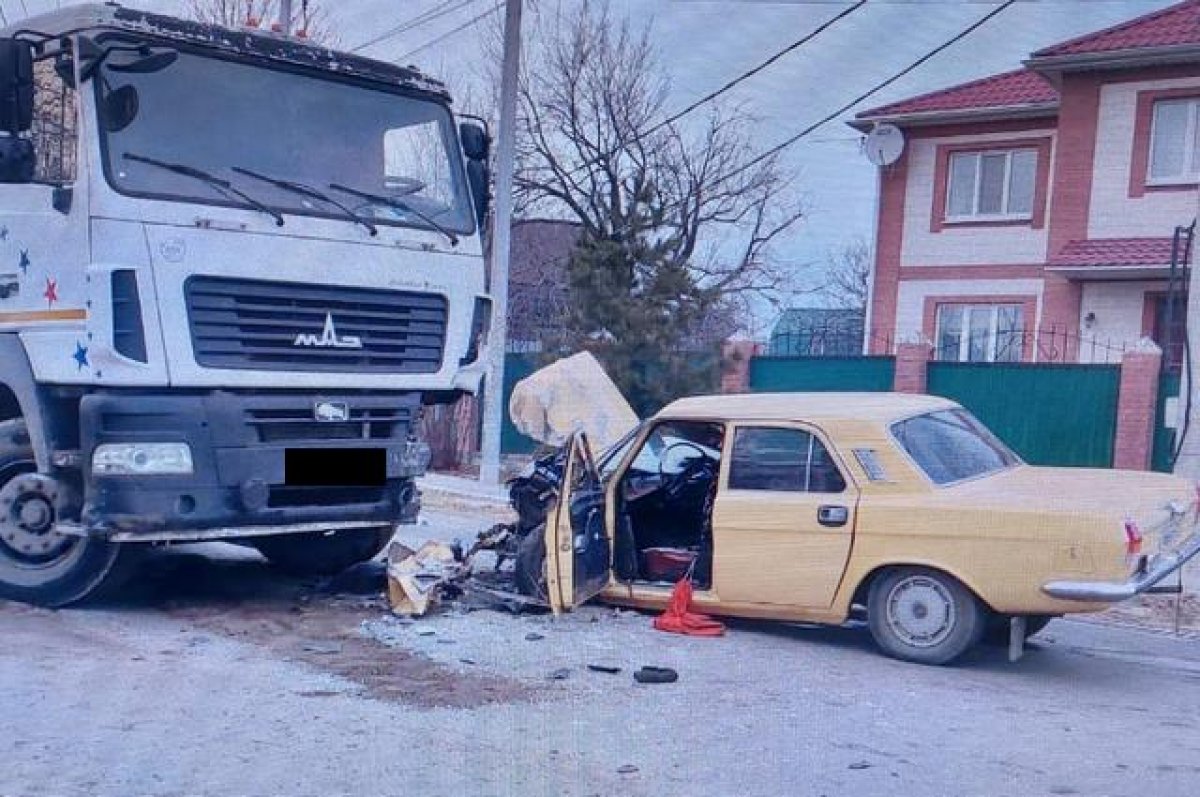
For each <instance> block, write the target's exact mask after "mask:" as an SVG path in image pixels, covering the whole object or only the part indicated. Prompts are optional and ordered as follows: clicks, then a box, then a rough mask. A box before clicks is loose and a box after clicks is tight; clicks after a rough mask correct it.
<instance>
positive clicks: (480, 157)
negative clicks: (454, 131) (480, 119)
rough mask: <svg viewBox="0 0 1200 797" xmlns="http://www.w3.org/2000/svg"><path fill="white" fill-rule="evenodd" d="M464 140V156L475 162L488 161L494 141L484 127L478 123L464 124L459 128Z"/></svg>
mask: <svg viewBox="0 0 1200 797" xmlns="http://www.w3.org/2000/svg"><path fill="white" fill-rule="evenodd" d="M458 135H459V138H461V139H462V148H463V154H465V155H466V156H467V157H468V158H470V159H471V160H473V161H486V160H487V159H488V155H489V154H490V152H491V148H492V140H491V138H490V137H489V136H488V134H487V130H486V129H485V128H484V127H483V125H481V124H479V123H477V122H462V123H460V124H459V126H458Z"/></svg>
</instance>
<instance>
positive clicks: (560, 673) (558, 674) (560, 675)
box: [546, 667, 571, 681]
mask: <svg viewBox="0 0 1200 797" xmlns="http://www.w3.org/2000/svg"><path fill="white" fill-rule="evenodd" d="M570 676H571V671H570V670H569V669H568V668H566V667H561V668H559V669H557V670H555V671H554V672H552V673H550V674H549V675H547V676H546V677H547V678H548V679H550V680H551V681H565V680H567V678H569V677H570Z"/></svg>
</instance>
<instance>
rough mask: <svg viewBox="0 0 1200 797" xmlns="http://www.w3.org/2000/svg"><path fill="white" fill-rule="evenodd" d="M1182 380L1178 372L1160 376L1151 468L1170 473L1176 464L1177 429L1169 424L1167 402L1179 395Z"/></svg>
mask: <svg viewBox="0 0 1200 797" xmlns="http://www.w3.org/2000/svg"><path fill="white" fill-rule="evenodd" d="M1181 381H1182V380H1181V379H1180V376H1179V374H1177V373H1164V374H1163V375H1162V376H1160V377H1159V378H1158V410H1157V412H1156V413H1155V415H1154V455H1153V458H1152V460H1151V468H1153V469H1154V470H1157V471H1160V472H1162V473H1170V472H1171V468H1172V466H1173V465H1174V463H1173V462H1172V461H1171V460H1172V459H1173V456H1172V454H1173V453H1174V451H1175V446H1176V438H1175V429H1174V428H1172V427H1170V426H1167V403H1168V402H1169V401H1171V400H1172V399H1174V398H1177V397H1178V396H1179V387H1180V382H1181ZM1177 422H1178V421H1177Z"/></svg>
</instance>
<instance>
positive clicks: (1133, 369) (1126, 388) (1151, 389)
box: [1113, 338, 1162, 470]
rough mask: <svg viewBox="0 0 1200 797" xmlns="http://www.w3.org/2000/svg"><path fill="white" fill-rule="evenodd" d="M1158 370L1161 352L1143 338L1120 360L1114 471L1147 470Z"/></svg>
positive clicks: (1151, 342) (1151, 446)
mask: <svg viewBox="0 0 1200 797" xmlns="http://www.w3.org/2000/svg"><path fill="white" fill-rule="evenodd" d="M1161 367H1162V349H1160V348H1159V347H1158V346H1157V345H1156V344H1155V343H1154V341H1152V340H1150V339H1149V338H1142V339H1141V340H1140V341H1138V343H1137V345H1136V346H1135V347H1134V348H1132V349H1130V350H1129V351H1127V352H1125V355H1124V356H1123V357H1122V358H1121V392H1120V395H1119V396H1118V398H1117V437H1116V440H1115V441H1114V442H1113V467H1116V468H1126V469H1129V470H1149V469H1150V455H1151V453H1152V452H1153V450H1154V421H1155V414H1156V411H1157V409H1158V374H1159V370H1160V369H1161Z"/></svg>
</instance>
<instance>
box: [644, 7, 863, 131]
mask: <svg viewBox="0 0 1200 797" xmlns="http://www.w3.org/2000/svg"><path fill="white" fill-rule="evenodd" d="M866 4H867V0H858V2H856V3H854V5H852V6H850V7H848V8H846V9H843V10H842V11H841V12H840V13H839V14H837V15H836V16H834V17H832V18H831V19H829V20H828V21H826V22H824V23H823V24H821V25H820V26H819V27H817V28H816V29H814V30H813V31H812V32H810V33H807V34H805V35H804V36H802V37H801V38H799V39H797V40H796V41H794V42H792V43H791V44H789V45H788V46H787V47H784V48H783V49H782V50H780V51H779V52H777V53H775V54H774V55H772V56H771V57H770V58H768V59H767V60H765V61H763V62H762V63H760V64H758V65H757V66H755V67H753V68H751V69H748V70H746V71H745V72H743V73H742V74H740V75H738V76H737V77H735V78H734V79H733V80H730V81H729V82H728V83H726V84H725V85H724V86H721V88H719V89H717V90H716V91H711V92H709V93H708V94H706V95H704V96H703V97H701V98H700V99H698V100H696V101H695V102H693V103H692V104H691V105H689V106H687V107H686V108H684V109H683V110H681V111H678V112H676V113H674V114H672V115H671V116H668V117H667V118H666V119H664V120H662V121H661V122H659V123H658V124H656V125H654V126H653V127H651V128H650V129H649V130H648V131H646V133H647V135H648V134H650V133H654V132H656V131H658V130H661V129H662V128H664V127H666V126H667V125H670V124H674V123H675V122H678V121H679V120H680V119H682V118H683V117H685V116H687V115H688V114H689V113H691V112H692V111H694V110H696V109H697V108H699V107H700V106H701V105H704V104H706V103H709V102H712V101H713V100H715V99H716V98H717V97H719V96H721V95H722V94H724V93H725V92H727V91H729V90H730V89H732V88H733V87H734V86H736V85H738V84H739V83H742V82H744V81H746V80H749V79H750V78H752V77H754V76H755V75H757V74H758V73H759V72H762V71H763V70H764V69H766V68H767V67H769V66H770V65H771V64H773V63H775V62H776V61H778V60H779V59H780V58H783V57H784V56H785V55H787V54H788V53H790V52H792V51H793V50H795V49H797V48H799V47H801V46H803V45H805V44H807V43H808V42H810V41H812V40H813V39H815V38H816V37H817V36H820V35H821V34H822V33H824V32H825V31H827V30H828V29H829V28H831V27H833V26H834V25H835V24H837V23H838V22H840V21H841V20H843V19H845V18H846V17H848V16H850V15H851V14H853V13H854V12H855V11H857V10H858V9H860V8H862V7H863V6H865V5H866Z"/></svg>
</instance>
